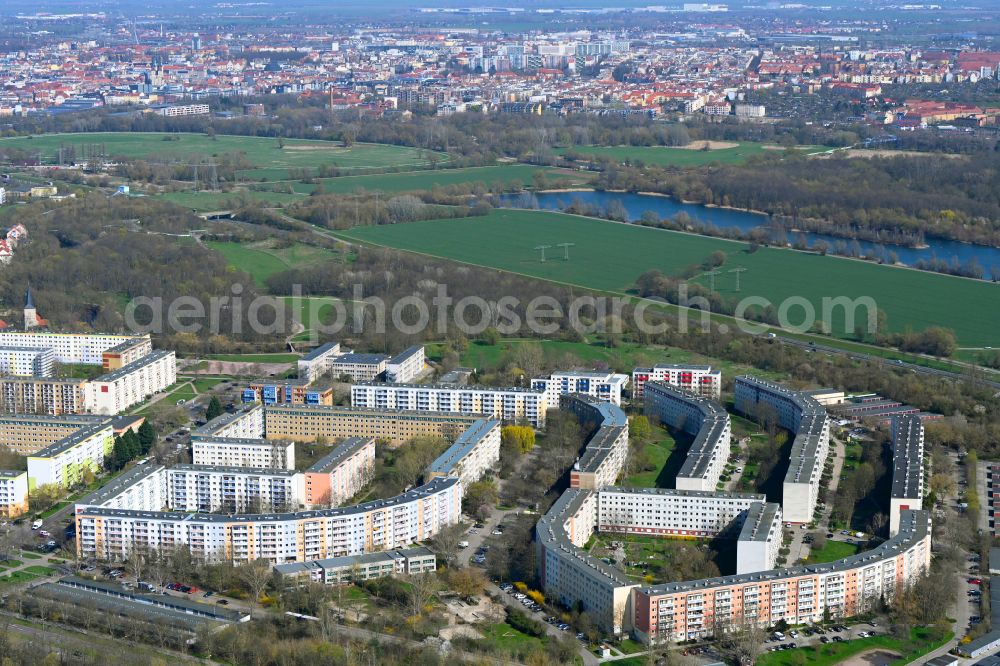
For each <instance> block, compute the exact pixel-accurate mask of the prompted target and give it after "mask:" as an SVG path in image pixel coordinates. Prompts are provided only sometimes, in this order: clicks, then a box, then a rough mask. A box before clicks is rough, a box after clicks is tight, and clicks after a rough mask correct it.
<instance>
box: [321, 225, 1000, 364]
mask: <svg viewBox="0 0 1000 666" xmlns="http://www.w3.org/2000/svg"><path fill="white" fill-rule="evenodd" d="M338 235H339V236H342V237H344V238H347V239H351V240H356V241H360V242H363V243H371V244H375V245H382V246H387V247H394V248H399V249H403V250H410V251H414V252H418V253H423V254H428V255H432V256H436V257H442V258H445V259H452V260H457V261H462V262H466V263H470V264H475V265H479V266H487V267H493V268H498V269H501V270H505V271H511V272H515V273H520V274H523V275H528V276H532V277H538V278H543V279H546V280H552V281H556V282H561V283H565V284H572V285H578V286H582V287H586V288H590V289H595V290H600V291H606V292H617V293H627V292H629V291H631V290H632V289H633V288H634V285H635V280H636V278H638V277H639V276H640V275H641V274H642V273H644V272H645V271H647V270H650V269H658V270H660V271H662V272H663V273H664V274H666V275H679V274H680V273H681V272H682V271H683V270H684V269H685V268H687V267H690V266H691V265H699V264H701V263H702V262H703V261H704V260H705V259H706V258H707V257H708V256H709V255H710V254H711V253H713V252H714V251H717V250H718V251H721V252H723V253H724V254H725V255H726V262H725V264H724V265H723V266H722V267H721V270H720V273H719V275H718V276H717V278H716V284H715V287H716V290H717V291H719V292H720V293H721V294H723V295H724V296H727V297H731V298H733V299H736V298H745V297H751V296H752V297H756V298H758V299H765V300H766V302H769V303H772V304H774V305H775V306H776V307H777V306H778V305H781V304H782V303H785V302H791V301H788V300H787V299H792V298H793V297H794V298H796V299H797V300H798V301H799V302H800V304H802V303H808V305H809V306H811V307H812V308H813V309H814V310H815V312H816V313H817V314H819V313H821V312H822V310H823V299H824V298H837V297H848V298H851V299H854V298H859V297H865V296H867V297H871V298H872V299H873V300H874V301H875V303H876V304H877V307H878V308H879V309H880V310H883V311H884V312H885V314H886V317H887V319H886V323H887V325H888V328H889V329H890V330H893V331H904V330H906V329H908V328H909V329H913V330H919V329H923V328H926V327H928V326H943V327H945V328H950V329H952V330H954V331H955V333H956V335H957V337H958V340H959V343H960V344H961V345H962V346H987V345H994V346H996V345H997V343H998V342H1000V335H998V333H997V331H998V329H1000V308H997V307H996V303H997V300H998V297H1000V286H998V285H996V284H992V283H988V282H982V281H975V280H967V279H962V278H955V277H950V276H946V275H939V274H934V273H926V272H922V271H915V270H910V269H904V268H895V267H889V266H879V265H877V264H873V263H869V262H862V261H857V260H851V259H844V258H838V257H831V256H820V255H817V254H810V253H805V252H797V251H794V250H786V249H777V248H761V249H759V250H757V251H755V252H752V253H751V252H749V251H748V247H747V244H746V243H744V242H739V241H728V240H724V239H719V238H709V237H705V236H697V235H693V234H685V233H679V232H673V231H666V230H662V229H653V228H647V227H641V226H636V225H630V224H621V223H616V222H608V221H605V220H599V219H594V218H586V217H580V216H573V215H566V214H562V213H554V212H547V211H521V210H494V211H492V212H491V213H490V214H489V215H486V216H483V217H474V218H466V219H456V220H431V221H426V222H412V223H408V224H396V225H386V226H378V227H364V228H355V229H351V230H349V231H346V232H338ZM559 243H573V244H574V245H573V246H572V247H571V248H570V249H569V254H570V259H569V261H565V260H564V253H563V252H561V251H559V250H558V249H557V248H556V247H554V246H556V245H557V244H559ZM540 245H547V246H553V247H550V248H549V249H548V250H547V254H546V261H544V262H543V261H542V255H541V250H539V249H537V248H538V246H540ZM735 268H742V269H745V270H744V271H743V272H741V273H732V270H733V269H735ZM737 277H738V278H739V281H740V291H739V292H737V291H736V282H735V281H736V279H737ZM696 279H698V280H700V281H701V282H703V283H705V284H708V282H709V279H708V278H707V277H705V276H704V275H702V276H700V277H697V278H696ZM804 307H805V306H802V305H798V306H795V307H790V309H789V316H788V318H789V320H790V321H791V322H793V323H798V322H800V321H802V318H803V309H804ZM864 313H865V311H864V310H863V309H862V310H859V316H861V315H863V314H864ZM830 320H831V325H832V327H833V334H834V335H835V336H837V337H852V336H853V334H854V331H853V327H846V326H845V321H844V320H845V317H844V309H843V308H835V309H834V310H833V312H832V317H830Z"/></svg>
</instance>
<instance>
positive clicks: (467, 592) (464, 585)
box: [448, 567, 486, 597]
mask: <svg viewBox="0 0 1000 666" xmlns="http://www.w3.org/2000/svg"><path fill="white" fill-rule="evenodd" d="M448 586H449V587H450V588H451V589H452V590H453V591H455V592H456V593H458V594H459V595H461V596H463V597H477V596H479V595H481V594H482V593H483V590H485V589H486V576H485V575H484V574H483V571H482V569H478V568H473V567H460V568H458V569H452V570H451V571H450V572H449V573H448Z"/></svg>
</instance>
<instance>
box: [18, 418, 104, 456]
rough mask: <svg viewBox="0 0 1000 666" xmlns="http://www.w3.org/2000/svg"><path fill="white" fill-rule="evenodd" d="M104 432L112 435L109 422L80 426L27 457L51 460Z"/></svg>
mask: <svg viewBox="0 0 1000 666" xmlns="http://www.w3.org/2000/svg"><path fill="white" fill-rule="evenodd" d="M105 430H107V431H108V433H107V434H109V435H112V434H114V428H113V427H111V421H106V422H104V423H95V424H92V425H84V426H81V428H80V429H79V430H76V431H74V432H72V433H70V434H69V435H67V436H65V437H63V438H62V439H60V440H58V441H56V442H53V443H52V444H49V445H48V446H46V447H45V448H44V449H42V450H40V451H36V452H35V453H32V454H31V455H29V456H28V457H29V458H52V457H54V456H57V455H59V454H60V453H65V452H66V451H69V450H70V449H72V448H73V447H74V446H78V445H79V444H81V443H83V442H85V441H86V440H88V439H90V438H92V437H96V436H98V435H100V434H101V433H102V432H104V431H105Z"/></svg>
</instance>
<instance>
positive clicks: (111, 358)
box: [101, 336, 153, 372]
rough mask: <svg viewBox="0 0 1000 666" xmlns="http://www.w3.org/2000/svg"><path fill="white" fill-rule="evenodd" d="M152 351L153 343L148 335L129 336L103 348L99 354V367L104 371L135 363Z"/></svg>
mask: <svg viewBox="0 0 1000 666" xmlns="http://www.w3.org/2000/svg"><path fill="white" fill-rule="evenodd" d="M152 351H153V343H152V342H151V341H150V339H149V337H148V336H142V337H135V338H129V339H127V340H125V341H124V342H121V343H119V344H117V345H115V346H114V347H109V348H107V349H105V350H104V352H103V353H102V354H101V367H102V368H103V369H104V372H112V371H114V370H118V369H120V368H123V367H125V366H126V365H129V364H130V363H135V362H136V361H138V360H139V359H141V358H142V357H143V356H145V355H146V354H150V353H152Z"/></svg>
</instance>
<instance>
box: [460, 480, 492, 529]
mask: <svg viewBox="0 0 1000 666" xmlns="http://www.w3.org/2000/svg"><path fill="white" fill-rule="evenodd" d="M499 499H500V493H499V491H498V490H497V484H496V483H495V482H494V481H493V480H484V481H476V482H474V483H470V484H469V485H468V487H467V488H466V489H465V496H464V497H463V498H462V504H464V505H465V506H464V509H465V512H466V513H467V514H469V515H470V516H473V517H475V518H476V519H477V520H483V519H485V518H486V517H487V516H489V513H490V509H492V508H493V506H494V505H495V504H496V503H497V501H498V500H499Z"/></svg>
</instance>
